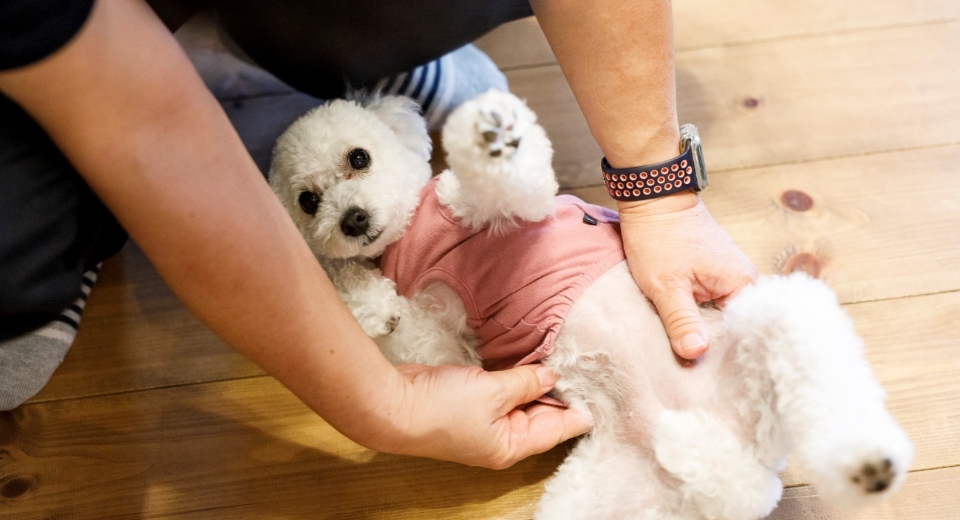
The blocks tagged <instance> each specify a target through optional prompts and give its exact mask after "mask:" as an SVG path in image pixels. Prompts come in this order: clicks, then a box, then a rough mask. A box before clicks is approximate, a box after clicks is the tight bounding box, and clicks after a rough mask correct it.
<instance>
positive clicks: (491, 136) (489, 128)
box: [476, 104, 521, 158]
mask: <svg viewBox="0 0 960 520" xmlns="http://www.w3.org/2000/svg"><path fill="white" fill-rule="evenodd" d="M491 105H492V106H481V107H480V113H479V114H478V117H477V123H476V131H477V134H478V135H479V136H480V139H478V140H477V141H478V143H479V145H480V147H481V148H483V149H485V150H486V152H487V154H488V155H489V156H490V157H501V156H502V157H507V158H509V157H510V156H511V155H513V153H514V152H516V151H517V148H519V147H520V137H521V136H520V128H519V126H518V124H517V114H516V110H515V109H514V108H513V107H506V106H496V105H497V104H491Z"/></svg>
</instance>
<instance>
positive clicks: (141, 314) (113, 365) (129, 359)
mask: <svg viewBox="0 0 960 520" xmlns="http://www.w3.org/2000/svg"><path fill="white" fill-rule="evenodd" d="M261 374H263V370H261V369H260V368H259V367H257V366H256V365H254V364H253V363H252V362H250V361H248V360H247V359H246V358H244V357H243V356H241V355H239V354H237V353H236V352H234V351H233V350H232V349H231V348H230V347H228V346H227V345H226V343H224V342H223V341H221V340H220V338H218V337H217V336H216V335H214V334H213V333H212V332H211V331H210V330H209V329H208V328H207V327H206V326H204V325H203V324H202V323H200V322H199V321H198V320H197V319H196V318H195V317H193V315H192V314H190V312H189V311H188V310H187V309H186V308H185V307H184V306H183V304H181V303H180V301H179V300H178V299H177V297H176V296H174V295H173V293H172V292H170V289H168V288H167V286H166V284H164V283H163V280H161V279H160V276H159V275H158V274H157V272H156V271H155V270H154V269H153V266H151V265H150V263H149V261H148V260H147V259H146V257H145V256H144V255H143V253H142V252H141V251H140V248H138V247H137V246H136V244H135V243H133V242H132V241H131V242H129V243H128V244H127V245H126V246H125V247H124V249H123V251H121V253H120V254H118V255H117V256H115V257H113V258H111V259H109V260H107V261H106V262H105V263H104V266H103V269H102V270H101V272H100V277H99V279H98V280H97V284H96V286H95V287H94V289H93V291H92V292H91V293H90V299H89V301H88V302H87V307H86V311H85V312H84V315H83V320H82V321H81V323H80V331H79V333H78V334H77V339H76V341H74V344H73V346H72V347H71V348H70V350H69V351H68V352H67V356H66V359H65V360H64V362H63V364H62V365H61V366H60V368H58V369H57V371H56V372H55V373H54V377H53V378H52V379H51V380H50V383H49V384H48V385H47V386H46V387H45V388H44V389H43V390H41V391H40V393H39V394H37V396H36V397H34V398H33V399H32V400H31V402H42V401H49V400H56V399H66V398H75V397H83V396H89V395H101V394H108V393H116V392H128V391H130V390H143V389H147V388H159V387H165V386H170V385H181V384H186V383H192V382H201V381H218V380H222V379H231V378H238V377H249V376H253V375H261Z"/></svg>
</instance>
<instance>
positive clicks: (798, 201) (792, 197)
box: [780, 190, 813, 211]
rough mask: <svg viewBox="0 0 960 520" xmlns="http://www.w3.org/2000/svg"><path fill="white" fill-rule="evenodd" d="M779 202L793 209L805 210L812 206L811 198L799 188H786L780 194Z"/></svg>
mask: <svg viewBox="0 0 960 520" xmlns="http://www.w3.org/2000/svg"><path fill="white" fill-rule="evenodd" d="M780 203H781V204H783V207H785V208H787V209H792V210H793V211H807V210H809V209H810V208H812V207H813V198H812V197H810V195H807V194H806V193H804V192H802V191H800V190H787V191H785V192H783V195H780Z"/></svg>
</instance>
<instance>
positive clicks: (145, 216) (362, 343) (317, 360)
mask: <svg viewBox="0 0 960 520" xmlns="http://www.w3.org/2000/svg"><path fill="white" fill-rule="evenodd" d="M0 89H2V90H3V91H4V92H5V93H6V94H7V95H8V96H10V97H11V98H13V99H14V100H15V101H17V102H18V103H20V104H21V105H22V106H23V107H24V109H25V110H27V111H28V112H29V113H30V114H31V115H32V116H33V117H34V118H35V119H36V120H37V121H38V122H39V123H40V124H41V125H42V126H43V127H44V128H45V129H46V130H47V132H48V133H49V134H50V135H51V137H52V138H53V139H54V141H55V142H56V143H57V144H58V146H60V148H61V150H62V151H63V152H64V154H65V155H66V156H67V157H68V158H69V159H70V161H71V162H72V163H73V165H74V166H75V167H76V168H77V170H78V171H79V172H80V174H81V175H82V176H83V177H84V179H85V180H86V181H87V183H88V184H89V185H90V186H91V187H92V188H93V190H94V191H95V192H96V193H97V195H98V196H99V197H100V198H101V199H102V200H103V201H104V203H105V204H106V205H107V206H108V207H109V208H110V209H111V211H113V213H114V214H115V215H116V216H117V218H118V219H119V220H120V222H121V223H122V224H123V225H124V226H125V227H126V228H127V230H128V231H129V232H130V234H131V235H132V236H133V237H134V238H135V239H136V240H137V242H138V244H139V245H140V247H141V248H142V249H143V250H144V252H145V253H146V255H147V256H148V257H149V258H150V260H151V261H152V262H153V264H154V265H155V266H156V268H157V270H158V271H159V272H160V274H161V276H162V277H163V278H164V280H165V281H166V282H167V284H168V285H169V286H170V287H171V289H172V290H173V291H174V292H175V293H176V294H177V295H178V297H179V298H180V299H181V300H182V301H183V302H184V303H185V304H186V305H187V307H189V308H190V309H191V311H193V312H194V313H195V314H196V315H197V316H198V317H200V318H201V319H202V320H203V321H204V322H205V323H206V324H208V325H209V326H210V327H211V328H212V329H213V330H214V331H216V332H217V333H218V334H219V335H220V336H221V337H223V338H224V339H225V340H226V341H227V342H228V343H229V344H230V345H232V346H233V347H235V348H236V349H237V350H239V351H240V352H241V353H243V354H245V355H246V356H248V357H250V358H251V359H252V360H253V361H254V362H256V363H257V364H259V365H260V366H262V367H263V368H264V369H266V370H267V371H268V372H269V373H270V374H272V375H274V376H276V377H277V379H278V380H280V381H281V382H282V383H283V384H284V385H286V386H287V387H289V388H290V389H291V390H292V391H294V392H295V393H296V394H297V395H298V396H299V397H300V398H301V399H302V400H304V401H305V402H306V403H307V404H308V405H310V406H311V407H312V408H313V409H314V410H315V411H316V412H318V413H319V414H320V415H322V416H323V417H324V418H326V419H327V420H328V421H329V422H330V423H331V424H333V425H334V426H335V427H337V428H338V429H340V430H341V431H343V432H344V433H345V434H346V435H347V436H349V437H351V438H353V439H354V440H356V441H358V442H361V443H364V444H368V445H372V446H373V447H378V446H377V445H378V443H380V442H382V439H381V438H380V437H379V435H381V434H383V435H389V433H388V432H390V424H391V420H390V417H389V413H390V410H389V409H388V407H387V406H385V403H390V402H391V399H390V398H389V397H388V396H389V394H390V389H389V387H390V386H391V385H402V383H401V381H402V378H401V377H400V376H399V374H398V373H397V372H396V370H395V369H394V368H393V367H391V366H390V365H389V363H388V362H387V361H386V360H385V359H384V358H383V356H382V355H381V354H380V352H379V351H378V350H377V348H376V346H375V345H374V344H373V342H372V341H371V340H370V339H369V338H367V336H366V335H364V334H363V332H362V330H361V329H360V327H359V326H358V325H357V323H356V322H355V321H354V320H353V319H352V317H351V316H350V314H349V312H348V311H347V309H346V307H345V306H344V305H343V304H342V302H341V301H340V300H339V298H338V297H337V294H336V292H335V291H334V290H333V287H332V286H331V284H330V282H329V281H328V280H327V279H326V276H325V275H324V273H323V271H322V269H321V268H320V266H319V264H318V263H317V262H316V260H315V258H314V257H313V255H312V254H311V253H310V251H309V249H308V248H307V246H306V245H305V244H304V242H303V240H302V239H301V238H300V236H299V234H298V233H297V230H296V228H295V227H294V226H293V224H292V222H291V221H290V219H289V217H288V216H287V214H286V212H285V211H284V210H283V209H282V207H281V205H280V204H279V203H278V201H277V200H276V199H275V196H274V195H273V193H272V192H271V191H270V189H269V188H268V186H267V185H266V183H265V182H264V180H263V178H262V177H261V175H260V173H259V171H258V170H257V168H256V166H255V165H254V163H253V161H252V159H251V158H250V156H249V154H248V153H247V152H246V150H245V149H244V147H243V145H242V143H241V141H240V139H239V137H238V136H237V134H236V132H235V131H234V130H233V128H232V127H231V126H230V123H229V121H228V120H227V118H226V116H225V114H224V113H223V111H222V110H221V109H220V107H219V105H218V104H217V102H216V101H215V100H214V99H213V97H212V96H211V95H210V93H209V92H208V91H207V90H206V88H205V87H204V85H203V83H202V82H201V80H200V78H199V77H198V75H197V74H196V72H195V71H194V70H193V68H192V66H191V64H190V62H189V61H188V60H187V58H186V56H185V55H184V54H183V52H182V50H181V49H180V48H179V47H178V45H177V44H176V42H175V40H174V39H173V38H172V36H171V35H170V34H169V32H167V31H166V30H165V28H164V27H163V26H162V24H161V23H160V22H159V20H157V19H156V17H155V16H154V15H153V13H152V12H150V11H149V8H148V7H147V6H146V5H144V4H143V3H142V2H139V1H134V0H109V1H101V2H99V3H98V4H97V5H96V7H95V8H94V12H93V14H92V15H91V18H90V20H89V21H88V22H87V24H86V26H85V27H84V29H83V30H82V31H81V32H80V34H78V35H77V37H75V38H74V39H73V40H72V41H71V42H70V43H69V44H68V45H67V46H66V47H64V48H63V49H61V50H60V51H58V52H57V53H55V54H54V55H52V56H50V57H48V58H46V59H44V60H42V61H41V62H39V63H36V64H33V65H30V66H27V67H23V68H21V69H16V70H13V71H9V72H5V73H2V74H0Z"/></svg>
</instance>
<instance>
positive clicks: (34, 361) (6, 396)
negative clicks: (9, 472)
mask: <svg viewBox="0 0 960 520" xmlns="http://www.w3.org/2000/svg"><path fill="white" fill-rule="evenodd" d="M99 272H100V265H97V266H96V267H94V268H93V269H91V270H89V271H87V272H86V273H84V275H83V282H82V283H81V285H80V292H79V294H78V295H77V299H76V300H74V301H73V303H72V304H70V305H69V306H68V307H67V308H66V309H64V310H63V312H61V313H60V315H59V316H57V317H56V318H54V319H53V320H51V321H50V322H49V323H47V324H46V325H44V326H42V327H40V328H39V329H37V330H34V331H32V332H28V333H27V334H24V335H22V336H18V337H16V338H12V339H8V340H5V341H0V410H12V409H14V408H16V407H18V406H20V405H21V404H23V402H24V401H26V400H27V399H30V398H31V397H33V396H34V395H36V394H37V392H39V391H40V389H42V388H43V387H44V386H45V385H46V384H47V381H49V380H50V376H51V375H53V372H54V370H56V369H57V367H58V366H60V363H61V362H63V358H64V356H65V355H66V354H67V350H69V349H70V345H72V344H73V340H74V338H75V337H76V335H77V328H78V327H79V326H80V318H81V316H82V315H83V308H84V306H86V303H87V297H89V296H90V290H91V289H93V284H94V283H95V282H96V281H97V274H98V273H99Z"/></svg>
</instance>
